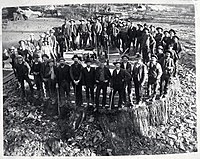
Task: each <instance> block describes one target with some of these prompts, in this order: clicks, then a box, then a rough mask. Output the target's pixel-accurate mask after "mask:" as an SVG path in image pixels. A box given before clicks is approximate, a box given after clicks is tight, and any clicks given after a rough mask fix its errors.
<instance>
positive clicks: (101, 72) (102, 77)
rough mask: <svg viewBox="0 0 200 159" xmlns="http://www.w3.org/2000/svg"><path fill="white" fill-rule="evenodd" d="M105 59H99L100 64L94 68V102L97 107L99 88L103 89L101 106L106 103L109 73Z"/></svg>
mask: <svg viewBox="0 0 200 159" xmlns="http://www.w3.org/2000/svg"><path fill="white" fill-rule="evenodd" d="M105 62H106V59H104V60H103V59H102V60H101V61H100V66H99V67H97V68H96V74H95V80H96V84H97V89H96V98H95V104H96V108H97V109H98V108H99V97H100V92H101V90H102V91H103V98H102V107H105V105H106V95H107V87H108V86H109V82H110V78H111V73H110V70H109V69H108V68H107V67H106V66H105Z"/></svg>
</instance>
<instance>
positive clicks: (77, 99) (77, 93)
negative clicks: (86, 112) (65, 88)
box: [72, 82, 83, 106]
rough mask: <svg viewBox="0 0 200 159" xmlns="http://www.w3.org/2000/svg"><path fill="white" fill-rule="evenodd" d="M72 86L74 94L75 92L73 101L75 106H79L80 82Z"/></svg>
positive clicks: (80, 95) (80, 96)
mask: <svg viewBox="0 0 200 159" xmlns="http://www.w3.org/2000/svg"><path fill="white" fill-rule="evenodd" d="M72 85H73V87H74V94H75V102H76V105H77V106H81V105H82V103H83V98H82V84H81V83H80V82H79V84H78V85H75V84H74V83H73V84H72Z"/></svg>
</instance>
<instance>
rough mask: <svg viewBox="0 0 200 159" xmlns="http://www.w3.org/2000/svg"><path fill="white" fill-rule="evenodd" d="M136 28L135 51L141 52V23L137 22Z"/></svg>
mask: <svg viewBox="0 0 200 159" xmlns="http://www.w3.org/2000/svg"><path fill="white" fill-rule="evenodd" d="M137 26H138V29H137V30H136V39H137V41H136V52H137V51H139V53H141V43H142V34H143V29H144V28H143V25H141V24H137Z"/></svg>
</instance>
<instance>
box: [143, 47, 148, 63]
mask: <svg viewBox="0 0 200 159" xmlns="http://www.w3.org/2000/svg"><path fill="white" fill-rule="evenodd" d="M142 58H143V62H144V63H145V64H146V63H147V62H148V61H149V59H150V50H149V48H148V46H143V47H142Z"/></svg>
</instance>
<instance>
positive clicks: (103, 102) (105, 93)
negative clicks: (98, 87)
mask: <svg viewBox="0 0 200 159" xmlns="http://www.w3.org/2000/svg"><path fill="white" fill-rule="evenodd" d="M106 95H107V85H106V84H105V83H103V99H102V106H105V105H106Z"/></svg>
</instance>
